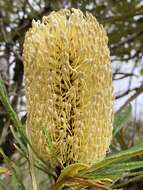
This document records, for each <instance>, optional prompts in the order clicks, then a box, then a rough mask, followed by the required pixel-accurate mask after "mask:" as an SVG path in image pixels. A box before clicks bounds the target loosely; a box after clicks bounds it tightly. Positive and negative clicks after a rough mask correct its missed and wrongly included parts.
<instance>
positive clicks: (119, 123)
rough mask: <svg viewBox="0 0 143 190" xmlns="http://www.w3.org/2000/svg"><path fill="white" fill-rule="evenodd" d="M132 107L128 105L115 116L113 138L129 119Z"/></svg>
mask: <svg viewBox="0 0 143 190" xmlns="http://www.w3.org/2000/svg"><path fill="white" fill-rule="evenodd" d="M131 113H132V106H131V104H129V105H128V106H127V107H125V108H124V109H123V110H121V112H119V113H117V114H115V119H114V124H113V126H114V129H113V136H116V135H117V134H118V132H119V131H120V130H121V129H122V128H123V127H124V125H125V124H126V122H127V121H128V119H129V118H130V117H131Z"/></svg>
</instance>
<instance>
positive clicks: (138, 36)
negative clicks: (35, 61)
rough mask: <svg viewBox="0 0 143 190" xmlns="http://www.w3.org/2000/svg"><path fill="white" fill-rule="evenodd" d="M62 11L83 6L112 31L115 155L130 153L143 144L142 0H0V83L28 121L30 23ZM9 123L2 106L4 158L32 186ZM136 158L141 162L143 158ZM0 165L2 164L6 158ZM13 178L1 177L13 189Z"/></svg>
mask: <svg viewBox="0 0 143 190" xmlns="http://www.w3.org/2000/svg"><path fill="white" fill-rule="evenodd" d="M64 7H66V8H70V7H74V8H80V9H81V10H82V11H84V12H85V11H89V12H91V13H92V14H93V15H95V16H96V18H97V19H98V21H99V22H100V23H102V24H103V26H104V27H105V29H106V31H107V33H108V36H109V47H110V52H111V61H112V65H113V81H114V85H115V98H116V101H115V105H116V104H117V106H115V110H116V115H117V113H118V117H116V119H115V126H116V128H115V129H114V139H113V142H112V146H111V151H112V152H118V151H121V150H127V149H128V148H130V147H132V146H133V145H134V144H138V143H140V142H141V141H142V138H143V122H142V121H143V116H142V114H141V113H142V110H141V106H140V104H141V103H142V102H143V96H142V94H141V93H142V92H143V58H142V57H143V52H142V51H143V1H142V0H120V1H119V0H69V1H68V0H53V1H52V0H51V1H50V0H34V1H32V0H1V1H0V79H1V80H3V81H4V83H5V86H6V89H7V92H8V98H9V100H10V104H11V105H12V107H13V109H14V110H15V112H16V113H17V114H18V115H19V116H20V118H21V120H22V122H23V123H25V120H26V106H25V105H26V100H25V92H24V69H23V62H22V45H23V40H24V35H25V32H26V31H27V30H28V28H29V27H30V26H31V21H32V19H36V20H37V19H41V17H42V16H43V15H48V14H49V13H50V12H51V11H53V10H58V9H60V8H64ZM35 82H36V80H35ZM121 86H122V88H121ZM138 97H139V98H138ZM130 103H131V104H130ZM138 107H139V108H138ZM137 110H139V111H137ZM121 111H122V112H121ZM131 113H132V114H131ZM10 125H11V120H10V118H9V116H8V114H7V110H6V109H5V108H4V106H3V105H2V103H0V146H1V148H2V150H3V152H4V154H5V155H6V156H7V157H6V160H8V159H9V157H11V156H12V157H14V159H18V161H19V162H18V163H19V164H20V165H22V171H24V174H21V175H23V176H22V177H23V178H24V181H25V182H24V183H25V184H29V182H28V180H29V178H28V177H27V175H28V174H27V172H28V170H27V168H28V163H27V162H26V160H25V158H23V156H20V155H19V154H18V153H17V151H16V150H15V146H14V142H15V140H14V137H13V136H14V134H12V132H11V130H10ZM13 153H14V154H13ZM138 159H139V160H142V157H139V158H138ZM0 162H1V164H2V163H3V156H2V155H1V156H0ZM7 163H9V161H8V162H7ZM16 167H17V166H15V165H14V168H15V169H16V175H18V174H17V172H20V173H21V171H19V169H17V168H16ZM2 173H3V172H2ZM22 173H23V172H22ZM39 173H40V171H39V170H38V171H37V172H36V175H38V180H39V183H40V184H42V185H41V186H42V189H44V187H45V188H46V187H47V184H48V181H46V180H45V179H46V177H45V175H43V174H41V173H40V174H39ZM10 176H11V174H9V172H6V174H5V172H4V174H2V175H1V177H0V178H1V179H3V178H4V179H5V180H6V182H7V183H8V182H9V183H10V185H11V186H10V187H9V189H14V190H15V189H16V188H15V187H14V184H15V178H14V177H13V178H14V179H13V180H12V183H13V184H12V183H11V177H10ZM18 176H19V175H18ZM39 176H40V177H39ZM19 180H21V179H19ZM45 181H46V182H45ZM0 183H1V182H0ZM27 188H28V187H27ZM123 188H124V189H130V190H136V189H137V190H139V189H143V180H142V177H140V178H139V180H138V179H137V180H135V182H131V183H128V184H125V185H124V187H123Z"/></svg>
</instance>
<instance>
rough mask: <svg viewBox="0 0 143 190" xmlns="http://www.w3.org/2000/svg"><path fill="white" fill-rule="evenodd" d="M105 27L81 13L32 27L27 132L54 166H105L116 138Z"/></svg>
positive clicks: (27, 53)
mask: <svg viewBox="0 0 143 190" xmlns="http://www.w3.org/2000/svg"><path fill="white" fill-rule="evenodd" d="M107 43H108V38H107V35H106V32H105V30H104V29H103V27H102V25H100V24H99V23H98V22H97V20H96V18H95V17H94V16H93V15H92V14H89V13H86V15H84V14H83V13H82V12H81V11H80V10H77V9H71V10H68V9H63V10H60V11H58V12H52V13H51V14H50V15H49V16H45V17H43V18H42V21H41V22H40V21H37V22H35V21H33V22H32V28H31V29H30V30H29V31H28V32H27V34H26V37H25V42H24V51H23V59H24V68H25V78H26V81H25V82H26V97H27V112H28V115H27V122H26V125H27V128H28V131H29V134H30V139H31V143H32V145H33V148H34V149H35V151H36V152H37V153H38V154H39V155H40V156H41V158H43V159H44V160H45V161H49V162H50V163H51V165H52V166H59V165H60V167H64V166H68V165H70V164H72V163H84V164H89V165H91V164H93V163H96V162H98V161H100V160H102V159H103V158H104V156H105V154H106V151H107V150H108V148H109V145H110V141H111V138H112V120H113V108H112V106H113V105H112V104H113V95H112V71H111V63H110V56H109V49H108V46H107Z"/></svg>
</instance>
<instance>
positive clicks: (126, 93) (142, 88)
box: [115, 85, 143, 100]
mask: <svg viewBox="0 0 143 190" xmlns="http://www.w3.org/2000/svg"><path fill="white" fill-rule="evenodd" d="M140 90H141V92H142V91H143V85H141V86H140V87H138V88H133V89H129V90H127V91H125V92H124V93H122V94H120V95H118V96H116V97H115V99H116V100H117V99H119V98H122V97H123V96H126V95H128V94H129V93H130V92H133V91H136V92H137V91H140Z"/></svg>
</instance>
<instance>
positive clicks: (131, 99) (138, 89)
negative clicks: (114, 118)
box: [116, 85, 143, 113]
mask: <svg viewBox="0 0 143 190" xmlns="http://www.w3.org/2000/svg"><path fill="white" fill-rule="evenodd" d="M142 92H143V85H141V87H139V88H136V92H135V93H134V94H133V95H132V96H131V97H130V98H128V99H127V100H126V101H125V103H124V104H123V105H122V106H121V107H120V108H119V110H118V111H117V112H116V113H119V112H120V111H121V110H122V109H124V108H125V107H126V106H127V105H128V104H129V103H130V102H131V101H133V100H134V99H136V98H137V97H138V96H139V95H140V94H141V93H142Z"/></svg>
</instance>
